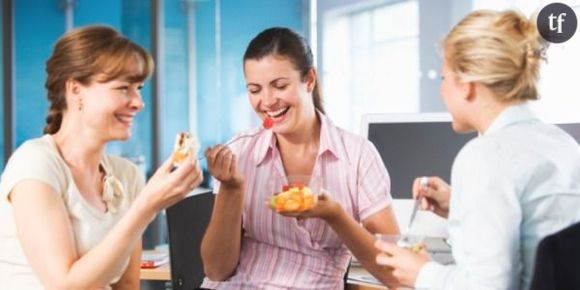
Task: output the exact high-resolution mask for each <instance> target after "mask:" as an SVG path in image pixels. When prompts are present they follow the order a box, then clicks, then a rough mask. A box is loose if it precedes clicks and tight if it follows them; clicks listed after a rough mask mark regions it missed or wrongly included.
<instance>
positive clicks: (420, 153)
mask: <svg viewBox="0 0 580 290" xmlns="http://www.w3.org/2000/svg"><path fill="white" fill-rule="evenodd" d="M548 122H550V123H553V124H556V125H557V126H558V127H560V128H562V129H563V130H564V131H566V132H568V134H570V135H572V137H574V139H576V141H577V142H579V143H580V122H571V121H561V120H558V121H556V120H549V121H548ZM361 134H362V135H363V137H365V138H367V139H369V140H370V141H371V142H372V143H373V144H374V145H375V147H376V148H377V150H378V151H379V154H380V155H381V158H382V159H383V162H384V163H385V166H386V167H387V170H388V171H389V176H390V177H391V195H392V196H393V198H396V199H407V198H411V186H412V182H413V179H414V178H415V177H418V176H439V177H441V178H443V179H444V180H445V181H447V182H448V183H449V182H450V175H451V165H452V164H453V160H454V159H455V156H456V155H457V153H458V152H459V150H460V149H461V147H463V145H465V143H467V142H468V141H469V140H471V139H472V138H474V137H476V136H477V134H476V133H470V134H459V133H456V132H455V131H453V128H452V127H451V116H450V115H449V114H448V113H409V114H367V115H364V116H363V121H362V128H361Z"/></svg>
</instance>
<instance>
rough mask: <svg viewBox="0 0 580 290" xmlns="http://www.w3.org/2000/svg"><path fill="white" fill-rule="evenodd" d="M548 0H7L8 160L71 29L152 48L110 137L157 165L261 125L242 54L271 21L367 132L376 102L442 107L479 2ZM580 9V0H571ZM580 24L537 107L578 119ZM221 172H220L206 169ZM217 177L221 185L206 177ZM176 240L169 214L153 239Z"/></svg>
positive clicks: (553, 52) (392, 107) (43, 106)
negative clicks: (149, 64)
mask: <svg viewBox="0 0 580 290" xmlns="http://www.w3.org/2000/svg"><path fill="white" fill-rule="evenodd" d="M549 2H551V1H540V0H526V1H523V0H438V1H432V0H318V1H316V0H98V1H97V0H76V1H75V0H3V2H2V11H1V13H0V17H1V21H0V26H1V27H0V32H1V33H2V45H1V46H0V54H2V58H1V59H0V63H1V68H2V69H1V70H0V90H1V91H2V92H3V94H2V100H3V101H2V102H1V103H0V107H1V108H0V109H1V110H0V112H1V113H2V118H1V119H0V122H2V126H0V134H1V135H2V138H1V139H0V145H1V146H2V148H3V150H2V151H0V160H2V161H3V162H0V169H1V168H3V165H4V163H5V162H6V160H7V158H8V157H9V156H10V154H11V152H12V151H13V150H14V149H15V148H17V147H18V146H19V145H20V144H21V143H22V142H23V141H25V140H27V139H30V138H34V137H38V136H40V135H41V134H42V128H43V127H44V120H45V116H46V113H47V111H48V102H47V100H46V96H45V90H44V79H45V72H44V64H45V61H46V59H47V58H48V57H49V55H50V54H51V51H52V46H53V44H54V43H55V41H56V40H57V38H58V37H59V36H61V35H62V34H63V33H65V32H66V31H68V30H70V29H72V28H74V27H79V26H83V25H88V24H106V25H109V26H112V27H114V28H116V29H118V30H119V31H121V32H122V33H123V34H125V35H126V36H128V37H129V38H131V39H132V40H133V41H135V42H137V43H139V44H141V45H142V46H144V47H145V48H146V49H148V50H149V51H150V52H151V53H152V54H153V55H154V58H155V63H156V70H155V73H154V75H153V77H152V78H151V79H150V80H148V81H147V83H146V85H145V87H144V90H143V98H144V101H145V103H146V107H145V109H144V111H143V112H141V113H140V114H139V115H138V118H137V121H136V122H135V124H134V131H133V137H132V139H131V140H130V141H127V142H117V143H114V144H111V145H110V146H109V147H108V149H107V150H108V151H109V152H110V153H113V154H118V155H122V156H125V157H128V158H130V159H131V160H133V161H134V162H136V163H137V164H139V165H140V166H141V168H142V169H143V173H144V174H146V175H149V174H151V172H152V170H153V169H154V168H156V167H157V166H158V165H159V164H160V162H162V161H163V160H164V159H165V158H167V157H168V156H169V155H170V153H171V150H172V147H173V142H174V136H175V134H176V133H177V132H180V131H191V132H193V133H194V134H196V135H197V136H198V138H199V139H200V142H201V144H202V149H203V148H205V147H207V146H210V145H213V144H216V143H220V142H224V141H226V140H227V139H229V138H230V137H231V136H232V135H233V134H235V133H236V132H239V131H243V130H247V129H249V128H251V127H255V126H258V125H259V120H258V119H257V117H256V116H255V114H254V112H253V111H252V109H251V106H250V105H249V102H248V100H247V94H246V90H245V81H244V76H243V70H242V55H243V53H244V50H245V48H246V45H247V44H248V42H249V41H250V40H251V39H252V38H253V37H254V36H255V35H256V34H257V33H259V32H260V31H262V30H263V29H265V28H268V27H271V26H286V27H290V28H292V29H294V30H296V31H298V32H299V33H301V34H302V35H304V36H305V37H306V38H307V39H308V41H309V43H310V45H311V47H312V49H313V52H314V54H315V59H316V66H317V68H318V75H319V78H320V82H321V83H322V92H323V96H324V98H325V105H326V108H327V112H328V115H329V116H330V118H331V119H333V120H334V121H335V122H336V123H337V124H338V125H340V126H342V127H344V128H346V129H348V130H351V131H353V132H358V130H359V127H360V117H361V115H362V114H365V113H403V112H439V111H445V107H444V105H443V103H442V101H441V99H440V96H439V82H440V76H439V73H440V66H441V63H442V58H441V50H440V46H439V45H440V42H441V40H442V38H443V37H444V35H445V34H446V33H447V32H448V31H449V29H450V28H451V27H452V26H453V24H454V23H456V22H457V21H458V20H460V19H461V18H462V17H463V16H465V15H466V14H467V13H468V12H469V11H471V10H474V9H481V8H489V9H506V8H516V9H519V10H521V11H522V12H523V13H525V14H527V15H531V14H532V13H534V12H537V11H539V9H541V8H542V7H543V6H545V5H546V4H547V3H549ZM561 2H563V3H566V4H568V5H569V6H571V7H572V8H573V9H574V10H575V11H576V14H577V15H580V0H574V1H572V0H571V1H561ZM579 42H580V36H578V35H576V36H575V37H573V38H572V39H571V40H569V41H568V42H565V43H563V44H558V45H552V47H551V48H550V50H549V52H548V63H547V64H545V65H544V67H543V71H542V75H543V77H542V79H541V82H540V94H541V100H540V101H539V102H536V104H535V105H534V108H535V109H536V110H537V111H538V113H539V114H540V115H541V116H544V117H546V118H549V119H554V118H557V119H559V120H562V119H573V118H576V119H578V117H579V115H580V110H579V108H580V95H579V94H578V93H577V87H576V86H575V82H576V81H577V76H576V73H577V70H578V68H580V53H579V51H580V44H579ZM206 180H209V179H206ZM205 186H210V185H209V184H205ZM166 241H167V237H166V231H165V230H164V222H163V216H162V215H161V217H160V218H159V219H158V220H157V221H156V222H154V223H153V224H152V226H151V227H150V229H148V231H147V233H146V235H145V239H144V244H145V247H146V248H149V247H152V246H154V245H157V244H159V243H164V242H166Z"/></svg>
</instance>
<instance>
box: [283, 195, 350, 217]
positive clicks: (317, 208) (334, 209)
mask: <svg viewBox="0 0 580 290" xmlns="http://www.w3.org/2000/svg"><path fill="white" fill-rule="evenodd" d="M340 210H341V206H340V204H338V203H337V202H335V201H334V200H332V199H331V198H330V196H329V194H328V193H326V192H322V193H320V195H318V201H317V202H316V204H315V205H314V207H313V208H311V209H308V210H305V211H281V212H278V213H279V214H281V215H283V216H287V217H295V218H312V217H315V218H321V219H323V220H329V219H332V218H333V217H335V216H336V215H337V214H338V212H339V211H340Z"/></svg>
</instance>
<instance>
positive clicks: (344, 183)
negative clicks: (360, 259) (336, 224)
mask: <svg viewBox="0 0 580 290" xmlns="http://www.w3.org/2000/svg"><path fill="white" fill-rule="evenodd" d="M319 117H320V120H321V134H320V148H319V152H318V155H317V160H316V163H315V165H314V170H313V174H315V175H320V176H321V177H322V183H323V184H322V187H323V188H324V189H325V191H326V192H328V194H329V195H330V196H331V198H332V199H333V200H335V201H337V202H339V203H340V204H341V205H342V206H343V208H344V209H345V210H346V211H347V212H348V213H349V214H350V215H351V216H352V217H353V218H354V219H355V220H356V221H358V222H361V221H363V220H364V219H365V218H367V217H369V216H370V215H372V214H374V213H376V212H378V211H379V210H381V209H384V208H386V207H388V206H390V204H391V195H390V192H389V191H390V180H389V175H388V173H387V170H386V168H385V166H384V165H383V162H382V161H381V157H380V156H379V154H378V152H377V150H376V149H375V147H374V146H373V145H372V144H371V143H370V142H369V141H367V140H365V139H363V138H361V137H360V136H357V135H354V134H352V133H349V132H347V131H345V130H343V129H341V128H338V127H336V126H335V125H334V124H333V123H332V122H330V120H329V119H328V118H327V117H326V116H324V115H323V114H319ZM231 147H232V150H233V151H234V152H235V154H236V155H237V156H238V160H239V161H238V162H239V164H238V166H239V168H240V170H241V172H243V174H244V175H245V177H246V193H245V204H244V212H243V217H242V220H243V237H242V248H241V254H240V261H239V265H238V267H237V269H236V271H235V273H234V275H233V276H232V277H230V278H229V279H228V280H227V281H225V282H220V283H216V282H212V281H210V280H209V279H207V278H206V279H205V281H204V284H203V286H202V287H207V288H218V289H342V287H343V280H342V278H343V276H344V273H345V271H346V267H347V264H348V261H349V258H350V253H349V251H348V249H347V247H346V246H345V245H344V244H343V242H342V241H341V240H340V238H339V237H338V236H337V235H336V234H335V233H334V232H333V230H332V229H331V228H330V226H328V225H327V224H326V223H325V222H324V221H323V220H322V219H317V218H311V219H306V220H302V221H298V220H297V219H295V218H288V217H284V216H282V215H279V214H277V213H275V212H274V211H272V210H271V209H269V208H268V207H267V206H266V205H264V202H265V200H266V199H267V198H268V197H270V196H271V195H272V193H273V192H274V188H268V187H269V186H270V187H272V186H273V185H271V182H269V180H270V179H271V178H274V177H275V176H285V173H284V167H283V165H282V160H281V158H280V153H279V151H278V149H277V148H276V137H275V135H274V134H273V132H272V131H271V130H264V131H263V132H261V133H260V134H258V135H257V136H255V137H253V138H245V139H242V140H239V141H236V143H234V144H233V145H232V146H231ZM215 184H216V186H215V188H214V192H218V189H219V182H217V181H216V182H215Z"/></svg>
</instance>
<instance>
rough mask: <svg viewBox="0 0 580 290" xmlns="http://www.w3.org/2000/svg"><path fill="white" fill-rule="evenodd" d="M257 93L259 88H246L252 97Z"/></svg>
mask: <svg viewBox="0 0 580 290" xmlns="http://www.w3.org/2000/svg"><path fill="white" fill-rule="evenodd" d="M259 92H260V88H259V87H255V86H251V87H248V93H250V94H252V95H255V94H257V93H259Z"/></svg>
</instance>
